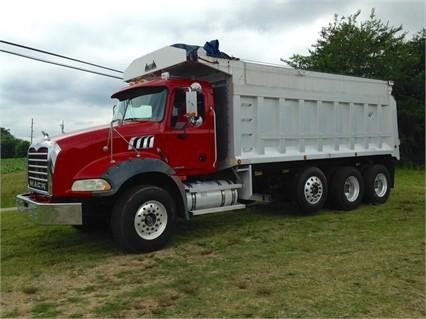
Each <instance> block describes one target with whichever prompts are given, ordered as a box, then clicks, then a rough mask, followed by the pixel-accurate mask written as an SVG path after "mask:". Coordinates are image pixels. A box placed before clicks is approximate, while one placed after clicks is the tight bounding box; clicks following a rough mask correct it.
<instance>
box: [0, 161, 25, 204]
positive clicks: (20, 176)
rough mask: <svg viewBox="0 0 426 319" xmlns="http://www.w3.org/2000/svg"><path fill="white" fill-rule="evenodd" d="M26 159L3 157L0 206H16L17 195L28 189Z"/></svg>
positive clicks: (0, 168) (0, 162) (1, 162)
mask: <svg viewBox="0 0 426 319" xmlns="http://www.w3.org/2000/svg"><path fill="white" fill-rule="evenodd" d="M26 165H27V162H26V159H25V158H3V159H1V161H0V172H1V184H0V207H2V208H4V207H15V206H16V203H15V196H16V194H18V193H23V192H25V191H26V175H25V172H24V171H25V169H26Z"/></svg>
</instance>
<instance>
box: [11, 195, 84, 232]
mask: <svg viewBox="0 0 426 319" xmlns="http://www.w3.org/2000/svg"><path fill="white" fill-rule="evenodd" d="M16 207H17V210H18V212H19V213H21V214H22V215H24V216H26V217H28V218H29V219H30V220H31V221H32V222H33V223H34V224H39V225H82V224H83V218H82V216H83V213H82V208H81V203H40V202H36V201H34V200H32V199H30V194H20V195H17V196H16Z"/></svg>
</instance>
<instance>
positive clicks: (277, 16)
mask: <svg viewBox="0 0 426 319" xmlns="http://www.w3.org/2000/svg"><path fill="white" fill-rule="evenodd" d="M23 7H25V10H22V8H23ZM372 7H374V8H376V12H377V15H378V16H379V17H380V18H382V19H383V20H384V21H387V20H389V23H390V24H391V25H399V24H402V25H403V26H404V29H405V30H408V31H411V32H413V33H414V32H416V31H418V30H419V29H420V27H421V26H423V25H424V5H423V2H421V1H392V0H390V1H384V0H371V1H363V0H347V1H340V0H330V1H327V0H323V1H318V0H292V1H290V0H288V1H276V0H271V1H262V0H235V1H226V0H217V1H202V2H200V1H197V0H191V1H185V2H184V3H182V2H180V1H163V0H158V1H144V2H141V1H128V2H126V5H122V4H121V3H119V2H106V3H105V2H102V3H101V2H97V1H82V0H76V1H73V2H68V3H67V2H64V3H63V2H58V1H53V0H49V1H43V2H37V1H25V2H24V1H19V0H15V1H9V2H5V3H4V4H3V6H2V13H4V14H3V15H2V19H1V20H0V30H1V31H2V32H1V33H2V35H1V36H2V37H3V39H4V40H8V41H12V42H18V43H22V44H26V45H30V46H34V47H38V48H41V49H45V50H50V51H54V52H57V53H60V54H63V55H69V56H73V57H76V58H79V59H83V60H86V61H90V62H94V63H97V64H101V65H106V66H109V67H113V68H118V69H121V70H124V69H125V68H126V67H127V65H128V64H129V63H130V62H131V61H132V60H133V59H135V58H137V57H139V56H141V55H143V54H146V53H148V52H151V51H153V50H156V49H158V48H160V47H163V46H166V45H169V44H172V43H178V42H180V43H189V44H199V45H203V44H204V42H205V41H208V40H211V39H219V40H220V43H221V48H222V50H224V51H225V52H227V53H229V54H232V55H234V56H237V57H241V58H248V59H252V60H260V61H267V62H273V63H280V62H279V59H280V58H281V57H284V58H288V57H290V56H291V55H292V54H294V53H301V54H306V53H307V50H308V48H309V47H310V46H311V45H312V44H313V43H315V41H316V39H317V38H318V35H319V32H320V30H321V27H322V26H326V25H327V24H328V23H329V22H331V21H332V19H333V15H334V13H338V14H340V15H346V16H347V15H349V14H352V13H354V12H356V11H357V10H358V9H361V10H362V17H363V18H365V17H367V16H368V15H369V13H370V10H371V8H372ZM83 8H84V9H83ZM17 17H19V21H18V23H17ZM2 48H5V47H4V46H2ZM8 49H11V48H10V47H8ZM15 49H16V48H14V50H15ZM30 54H33V53H30ZM45 58H46V57H45ZM48 58H49V59H54V58H50V57H48ZM54 60H56V59H54ZM61 62H64V61H61ZM65 63H69V62H66V61H65ZM0 65H1V67H2V76H1V77H0V125H1V126H5V127H7V128H10V129H11V132H12V133H13V134H15V135H16V136H18V137H21V138H28V136H29V125H30V121H31V118H34V120H35V123H36V127H37V130H41V129H46V130H48V131H49V133H50V132H52V133H51V134H53V133H54V132H56V133H59V131H60V128H59V124H60V122H61V121H62V120H64V121H65V129H66V130H68V131H69V130H74V129H78V128H84V127H86V126H91V125H98V124H102V123H106V122H108V121H109V119H110V118H111V105H112V104H113V103H114V101H112V100H111V99H110V96H111V94H112V93H113V92H114V91H116V90H117V89H118V88H120V87H122V86H124V85H125V83H123V82H120V81H117V80H114V79H109V78H104V77H101V76H96V75H90V74H86V73H83V72H79V71H75V70H69V69H64V68H61V67H57V66H51V65H47V64H42V63H39V62H35V61H29V60H25V59H22V58H19V57H14V56H9V55H6V54H4V53H1V52H0Z"/></svg>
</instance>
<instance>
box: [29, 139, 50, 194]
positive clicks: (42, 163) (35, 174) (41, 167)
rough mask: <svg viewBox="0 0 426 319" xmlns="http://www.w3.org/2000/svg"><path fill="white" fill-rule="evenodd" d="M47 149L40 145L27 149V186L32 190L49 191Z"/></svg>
mask: <svg viewBox="0 0 426 319" xmlns="http://www.w3.org/2000/svg"><path fill="white" fill-rule="evenodd" d="M47 156H48V150H47V148H46V147H41V148H40V149H38V150H36V149H34V148H30V149H29V151H28V186H29V187H30V188H32V189H34V190H39V191H43V192H46V193H47V192H49V168H48V165H47V164H48V158H47Z"/></svg>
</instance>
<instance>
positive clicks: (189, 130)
mask: <svg viewBox="0 0 426 319" xmlns="http://www.w3.org/2000/svg"><path fill="white" fill-rule="evenodd" d="M185 92H186V89H185V88H175V89H174V91H173V94H172V96H171V101H172V105H171V111H170V112H169V114H170V116H169V118H168V125H167V127H168V129H167V130H168V134H167V135H168V137H167V140H168V143H167V144H168V148H167V154H165V155H166V158H167V161H168V164H169V165H170V166H171V167H172V168H173V169H174V170H175V171H176V174H177V175H184V176H187V175H202V174H208V173H212V172H214V171H215V165H216V147H215V133H214V132H215V127H214V126H215V118H214V110H213V103H212V99H209V98H207V97H209V96H210V97H211V92H210V91H209V90H203V91H202V93H197V112H198V115H199V116H200V117H201V121H202V122H201V125H199V126H198V125H197V126H195V125H193V124H191V123H190V121H189V119H188V117H187V111H186V97H185ZM199 124H200V123H199Z"/></svg>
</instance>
